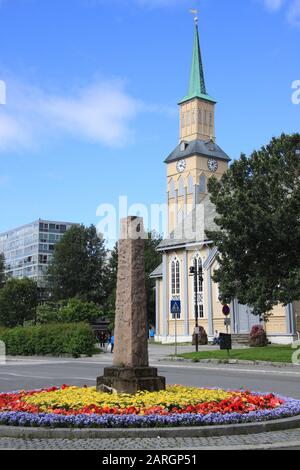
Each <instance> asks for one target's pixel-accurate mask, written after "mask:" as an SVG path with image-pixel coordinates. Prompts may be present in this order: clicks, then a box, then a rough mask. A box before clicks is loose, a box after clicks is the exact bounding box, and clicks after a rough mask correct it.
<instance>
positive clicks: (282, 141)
mask: <svg viewBox="0 0 300 470" xmlns="http://www.w3.org/2000/svg"><path fill="white" fill-rule="evenodd" d="M209 191H210V193H211V199H212V202H213V203H214V204H215V206H216V210H217V214H218V216H217V218H216V223H217V225H218V228H219V230H216V231H212V232H208V233H207V236H208V238H209V239H212V240H213V241H214V243H215V245H216V246H218V249H219V256H218V263H219V268H218V269H217V270H216V271H215V275H214V280H215V281H216V282H218V283H219V284H220V292H221V299H222V300H223V301H224V302H230V301H231V300H232V299H234V298H238V299H239V301H240V302H241V303H242V304H248V305H249V306H251V307H252V308H253V311H254V314H256V315H261V316H263V317H267V316H268V315H269V314H270V312H271V310H272V308H273V307H274V306H275V305H278V304H279V303H282V304H284V305H287V304H289V303H290V302H293V301H296V300H299V299H300V250H299V246H300V219H299V214H300V134H293V135H290V136H289V135H285V134H283V135H282V136H281V137H279V138H273V139H272V141H271V142H270V144H269V145H267V146H265V147H262V148H261V149H260V150H259V151H255V152H253V153H252V155H251V156H250V157H249V158H247V157H246V156H245V155H241V158H240V159H239V160H238V161H235V162H234V163H233V164H232V166H231V167H230V169H229V171H228V172H227V173H225V174H224V175H223V177H222V178H221V180H220V181H218V180H217V179H216V178H211V179H210V181H209Z"/></svg>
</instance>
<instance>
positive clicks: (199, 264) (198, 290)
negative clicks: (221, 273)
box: [192, 253, 204, 318]
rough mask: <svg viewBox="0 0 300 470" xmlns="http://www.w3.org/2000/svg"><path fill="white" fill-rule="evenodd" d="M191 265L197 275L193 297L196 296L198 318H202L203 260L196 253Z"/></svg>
mask: <svg viewBox="0 0 300 470" xmlns="http://www.w3.org/2000/svg"><path fill="white" fill-rule="evenodd" d="M192 265H193V266H194V267H195V269H196V272H197V273H198V276H197V282H196V276H195V278H194V297H195V298H196V295H197V310H198V318H204V298H203V260H202V258H201V256H200V254H199V253H197V254H196V255H195V256H194V258H193V260H192Z"/></svg>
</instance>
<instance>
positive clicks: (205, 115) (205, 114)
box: [204, 110, 207, 125]
mask: <svg viewBox="0 0 300 470" xmlns="http://www.w3.org/2000/svg"><path fill="white" fill-rule="evenodd" d="M204 124H205V125H207V111H206V110H205V111H204Z"/></svg>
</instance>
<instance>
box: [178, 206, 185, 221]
mask: <svg viewBox="0 0 300 470" xmlns="http://www.w3.org/2000/svg"><path fill="white" fill-rule="evenodd" d="M183 220H184V215H183V210H182V209H180V210H179V211H178V214H177V223H178V224H182V223H183Z"/></svg>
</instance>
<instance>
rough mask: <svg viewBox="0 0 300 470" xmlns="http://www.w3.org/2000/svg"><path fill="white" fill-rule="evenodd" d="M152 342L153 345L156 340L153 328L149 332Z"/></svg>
mask: <svg viewBox="0 0 300 470" xmlns="http://www.w3.org/2000/svg"><path fill="white" fill-rule="evenodd" d="M149 337H150V342H151V343H153V342H154V339H155V329H154V328H153V327H152V328H151V330H150V332H149Z"/></svg>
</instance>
